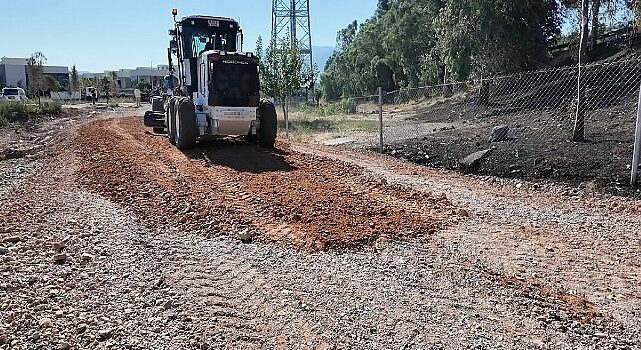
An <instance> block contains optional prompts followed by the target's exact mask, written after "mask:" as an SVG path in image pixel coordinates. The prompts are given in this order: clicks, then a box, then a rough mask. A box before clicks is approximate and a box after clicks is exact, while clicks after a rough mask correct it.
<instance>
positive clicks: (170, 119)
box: [165, 97, 178, 145]
mask: <svg viewBox="0 0 641 350" xmlns="http://www.w3.org/2000/svg"><path fill="white" fill-rule="evenodd" d="M177 100H178V98H177V97H170V98H169V102H168V103H167V114H166V116H165V124H167V138H169V142H170V143H171V144H172V145H175V144H176V130H175V129H176V101H177Z"/></svg>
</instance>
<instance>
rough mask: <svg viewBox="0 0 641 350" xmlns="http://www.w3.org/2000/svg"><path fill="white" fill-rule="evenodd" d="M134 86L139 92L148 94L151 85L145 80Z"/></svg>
mask: <svg viewBox="0 0 641 350" xmlns="http://www.w3.org/2000/svg"><path fill="white" fill-rule="evenodd" d="M136 86H137V87H138V89H140V91H145V92H149V90H151V83H149V82H148V81H147V80H141V81H139V82H138V84H137V85H136Z"/></svg>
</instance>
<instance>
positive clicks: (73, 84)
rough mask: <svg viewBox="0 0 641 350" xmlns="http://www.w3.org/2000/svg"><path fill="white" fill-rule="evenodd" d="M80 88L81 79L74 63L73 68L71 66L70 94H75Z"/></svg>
mask: <svg viewBox="0 0 641 350" xmlns="http://www.w3.org/2000/svg"><path fill="white" fill-rule="evenodd" d="M79 88H80V81H79V78H78V70H77V69H76V65H75V64H74V65H73V68H71V77H70V79H69V96H70V97H71V96H73V94H74V93H75V92H76V91H78V89H79Z"/></svg>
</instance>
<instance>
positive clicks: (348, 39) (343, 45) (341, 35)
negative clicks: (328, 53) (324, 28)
mask: <svg viewBox="0 0 641 350" xmlns="http://www.w3.org/2000/svg"><path fill="white" fill-rule="evenodd" d="M357 32H358V21H356V20H354V21H353V22H352V23H350V24H349V25H347V27H345V28H344V29H341V30H339V31H338V33H337V34H336V44H337V45H338V48H339V49H341V50H347V49H348V48H349V46H350V45H351V44H352V42H353V41H354V38H355V37H356V33H357Z"/></svg>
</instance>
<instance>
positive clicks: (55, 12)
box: [0, 0, 377, 72]
mask: <svg viewBox="0 0 641 350" xmlns="http://www.w3.org/2000/svg"><path fill="white" fill-rule="evenodd" d="M271 3H272V2H271V1H270V0H251V1H242V0H209V1H208V0H182V1H178V0H106V1H105V0H102V1H96V0H87V1H80V0H32V1H22V0H19V1H18V0H16V1H3V4H2V14H3V16H2V17H3V19H2V21H0V32H1V33H3V35H2V36H1V37H0V57H3V56H6V57H28V56H30V55H31V54H32V53H33V52H36V51H41V52H42V53H43V54H44V55H45V56H46V57H47V64H48V65H61V66H69V67H71V66H73V65H74V64H75V65H76V66H77V69H78V70H79V71H89V72H103V71H105V70H116V69H120V68H135V67H148V66H150V65H152V64H153V65H154V66H156V65H158V64H166V63H167V62H166V61H167V46H168V42H169V36H168V34H167V30H168V29H170V28H173V20H172V16H171V9H172V8H173V7H176V8H178V9H179V12H180V14H179V17H182V16H187V15H192V14H204V15H216V16H225V17H232V18H235V19H237V20H240V25H241V28H243V33H244V34H245V50H246V51H253V50H254V48H255V46H256V45H255V43H256V39H257V38H258V36H259V35H262V36H263V38H265V37H269V36H270V31H271V6H272V4H271ZM376 3H377V1H376V0H310V12H311V17H312V18H311V27H312V45H313V46H332V47H333V46H335V43H336V32H337V31H338V30H340V29H341V28H344V27H345V26H347V24H348V23H350V22H351V21H353V20H358V21H359V22H362V21H364V20H365V19H367V18H369V17H371V16H372V14H373V13H374V10H375V8H376ZM10 33H13V34H10Z"/></svg>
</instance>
